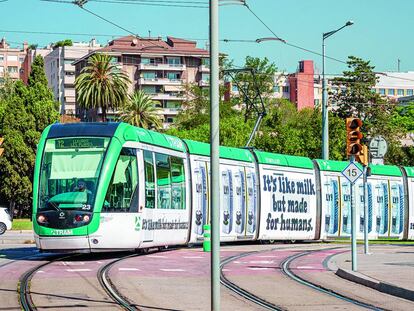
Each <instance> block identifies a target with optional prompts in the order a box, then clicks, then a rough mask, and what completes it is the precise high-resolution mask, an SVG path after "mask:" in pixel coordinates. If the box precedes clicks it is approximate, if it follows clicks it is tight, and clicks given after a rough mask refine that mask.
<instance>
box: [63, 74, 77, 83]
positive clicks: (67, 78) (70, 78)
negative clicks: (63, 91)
mask: <svg viewBox="0 0 414 311" xmlns="http://www.w3.org/2000/svg"><path fill="white" fill-rule="evenodd" d="M65 83H67V84H74V83H75V76H74V75H73V76H65Z"/></svg>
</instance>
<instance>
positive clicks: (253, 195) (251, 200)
mask: <svg viewBox="0 0 414 311" xmlns="http://www.w3.org/2000/svg"><path fill="white" fill-rule="evenodd" d="M246 179H247V232H249V233H254V232H255V230H256V204H257V203H256V202H257V190H256V175H255V174H254V173H247V178H246Z"/></svg>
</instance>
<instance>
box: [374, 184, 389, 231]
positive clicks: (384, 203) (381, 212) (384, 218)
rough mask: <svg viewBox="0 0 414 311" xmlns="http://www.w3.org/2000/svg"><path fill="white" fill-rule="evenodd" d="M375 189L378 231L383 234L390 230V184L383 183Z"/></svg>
mask: <svg viewBox="0 0 414 311" xmlns="http://www.w3.org/2000/svg"><path fill="white" fill-rule="evenodd" d="M375 190H376V191H377V202H376V203H377V221H376V231H377V233H378V234H381V235H383V234H385V233H386V232H387V231H388V230H387V225H388V185H387V184H386V183H381V184H379V185H376V186H375Z"/></svg>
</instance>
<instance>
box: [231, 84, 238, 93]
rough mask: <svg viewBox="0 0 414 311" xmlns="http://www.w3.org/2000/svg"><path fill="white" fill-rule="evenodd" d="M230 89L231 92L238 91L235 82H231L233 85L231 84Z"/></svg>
mask: <svg viewBox="0 0 414 311" xmlns="http://www.w3.org/2000/svg"><path fill="white" fill-rule="evenodd" d="M231 90H232V91H233V92H238V91H239V88H238V87H237V85H236V84H233V85H232V86H231Z"/></svg>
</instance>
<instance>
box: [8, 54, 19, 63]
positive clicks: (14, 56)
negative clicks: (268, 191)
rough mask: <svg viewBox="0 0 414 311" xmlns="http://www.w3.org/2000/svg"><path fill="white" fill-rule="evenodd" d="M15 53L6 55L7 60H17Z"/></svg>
mask: <svg viewBox="0 0 414 311" xmlns="http://www.w3.org/2000/svg"><path fill="white" fill-rule="evenodd" d="M17 59H18V58H17V55H8V56H7V60H8V61H9V62H17Z"/></svg>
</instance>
